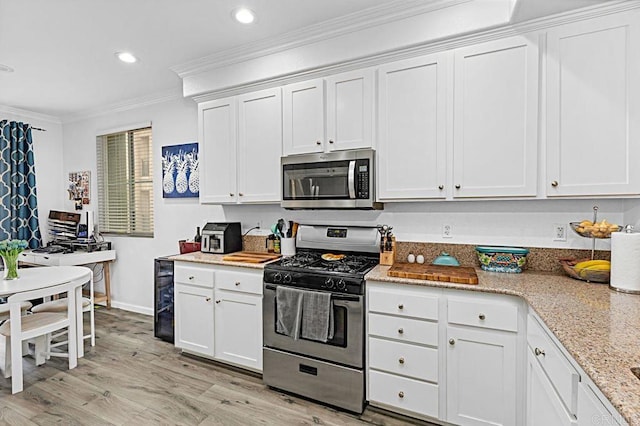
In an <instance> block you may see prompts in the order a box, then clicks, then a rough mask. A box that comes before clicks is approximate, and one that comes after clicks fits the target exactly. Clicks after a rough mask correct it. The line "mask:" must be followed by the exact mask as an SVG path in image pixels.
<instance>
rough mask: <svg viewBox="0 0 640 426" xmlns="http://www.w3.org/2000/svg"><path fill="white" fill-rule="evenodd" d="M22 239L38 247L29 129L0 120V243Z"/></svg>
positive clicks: (24, 125) (32, 246)
mask: <svg viewBox="0 0 640 426" xmlns="http://www.w3.org/2000/svg"><path fill="white" fill-rule="evenodd" d="M7 238H11V239H19V240H26V241H27V242H28V243H29V247H30V248H36V247H39V246H40V245H41V242H42V238H41V236H40V227H39V225H38V202H37V197H36V170H35V166H34V161H33V143H32V140H31V128H30V127H29V125H28V124H26V123H18V122H15V121H8V120H1V121H0V240H4V239H7Z"/></svg>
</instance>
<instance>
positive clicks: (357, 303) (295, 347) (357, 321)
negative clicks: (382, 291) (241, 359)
mask: <svg viewBox="0 0 640 426" xmlns="http://www.w3.org/2000/svg"><path fill="white" fill-rule="evenodd" d="M363 299H364V297H363V296H357V295H346V294H333V293H332V296H331V300H332V303H333V315H334V321H333V322H334V336H333V339H331V340H329V341H328V342H326V343H324V342H318V341H314V340H307V339H303V338H300V339H298V340H294V339H292V338H291V337H289V336H286V335H284V334H279V333H278V332H276V318H277V312H276V286H275V285H273V284H265V286H264V299H263V303H262V312H263V316H262V318H263V322H262V323H263V339H264V346H266V347H270V348H275V349H279V350H282V351H288V352H293V353H296V354H300V355H305V356H309V357H313V358H318V359H321V360H325V361H330V362H335V363H339V364H344V365H348V366H351V367H356V368H363V365H364V349H363V348H364V303H363Z"/></svg>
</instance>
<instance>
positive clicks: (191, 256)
mask: <svg viewBox="0 0 640 426" xmlns="http://www.w3.org/2000/svg"><path fill="white" fill-rule="evenodd" d="M224 256H226V254H213V253H202V252H200V251H196V252H193V253H186V254H176V255H175V256H171V257H169V260H175V261H181V262H194V263H206V264H209V265H226V266H241V267H243V268H253V269H264V265H266V264H268V263H271V262H275V260H272V261H268V262H262V263H249V262H233V261H231V262H230V261H228V260H222V258H223V257H224ZM276 260H277V259H276Z"/></svg>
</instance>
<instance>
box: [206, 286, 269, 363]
mask: <svg viewBox="0 0 640 426" xmlns="http://www.w3.org/2000/svg"><path fill="white" fill-rule="evenodd" d="M215 342H216V345H215V358H216V359H219V360H222V361H228V362H232V363H234V364H237V365H241V366H244V367H249V368H252V369H254V370H258V371H262V296H260V295H256V294H245V293H238V292H233V291H227V290H216V309H215Z"/></svg>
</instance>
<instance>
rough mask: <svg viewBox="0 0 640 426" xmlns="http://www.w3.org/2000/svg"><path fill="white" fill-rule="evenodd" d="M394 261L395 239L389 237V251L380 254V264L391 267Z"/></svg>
mask: <svg viewBox="0 0 640 426" xmlns="http://www.w3.org/2000/svg"><path fill="white" fill-rule="evenodd" d="M395 260H396V237H391V251H388V250H384V251H382V252H380V264H381V265H388V266H391V265H393V263H394V262H395Z"/></svg>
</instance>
